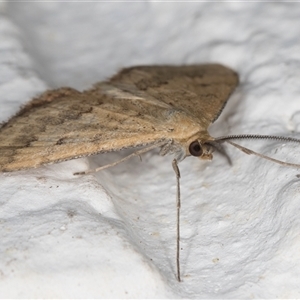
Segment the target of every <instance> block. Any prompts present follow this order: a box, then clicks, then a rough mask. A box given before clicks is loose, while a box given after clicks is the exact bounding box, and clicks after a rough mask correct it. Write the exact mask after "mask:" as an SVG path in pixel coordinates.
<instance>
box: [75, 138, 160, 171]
mask: <svg viewBox="0 0 300 300" xmlns="http://www.w3.org/2000/svg"><path fill="white" fill-rule="evenodd" d="M165 143H166V142H165V141H163V142H159V143H156V144H153V145H151V146H149V147H146V148H143V149H140V150H138V151H136V152H133V153H131V154H129V155H128V156H125V157H124V158H122V159H120V160H118V161H115V162H113V163H111V164H108V165H105V166H102V167H99V168H96V169H91V170H86V171H83V172H76V173H74V175H85V174H90V173H96V172H99V171H101V170H104V169H107V168H110V167H113V166H116V165H118V164H120V163H122V162H124V161H126V160H127V159H129V158H131V157H134V156H139V157H140V155H141V154H143V153H146V152H148V151H150V150H152V149H155V148H158V147H161V146H162V145H164V144H165Z"/></svg>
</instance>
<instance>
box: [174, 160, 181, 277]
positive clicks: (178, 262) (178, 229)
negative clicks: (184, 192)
mask: <svg viewBox="0 0 300 300" xmlns="http://www.w3.org/2000/svg"><path fill="white" fill-rule="evenodd" d="M172 167H173V170H174V172H175V175H176V187H177V191H176V203H177V219H176V225H177V226H176V269H177V280H178V281H179V282H180V281H181V278H180V207H181V201H180V171H179V168H178V164H177V160H176V159H174V160H173V162H172Z"/></svg>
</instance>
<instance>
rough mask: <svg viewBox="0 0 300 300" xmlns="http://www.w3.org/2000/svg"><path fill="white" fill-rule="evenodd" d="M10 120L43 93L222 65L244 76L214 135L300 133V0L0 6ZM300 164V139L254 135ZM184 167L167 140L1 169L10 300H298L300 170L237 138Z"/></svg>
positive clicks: (4, 97)
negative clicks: (149, 67) (145, 71)
mask: <svg viewBox="0 0 300 300" xmlns="http://www.w3.org/2000/svg"><path fill="white" fill-rule="evenodd" d="M0 13H1V15H0V51H1V56H0V95H1V97H0V103H1V104H0V105H1V106H0V107H1V109H0V119H1V121H3V120H6V119H8V118H9V117H10V116H11V115H12V114H14V113H15V112H16V111H17V110H18V108H19V106H20V105H22V104H24V103H25V102H26V101H28V100H30V98H32V97H33V96H35V95H37V94H38V93H39V92H41V91H44V90H45V89H47V88H55V87H60V86H71V87H74V88H77V89H81V90H82V89H84V88H87V87H89V86H91V85H92V84H93V83H94V82H97V81H100V80H103V79H105V78H107V77H109V76H111V75H112V74H113V73H115V72H116V71H117V70H118V69H119V68H121V67H124V66H132V65H137V64H162V63H163V64H167V63H168V64H189V63H201V62H220V63H223V64H226V65H228V66H230V67H232V68H234V69H235V70H236V71H237V72H238V73H239V74H240V78H241V84H240V87H239V88H238V90H237V91H236V93H235V94H234V96H233V97H232V99H231V101H230V103H228V106H227V107H226V109H225V110H224V112H223V114H222V116H221V117H220V119H219V120H218V122H217V123H216V124H215V125H214V126H213V127H212V128H211V133H212V134H213V135H214V136H219V135H225V134H237V133H261V134H280V135H283V136H294V137H300V134H299V130H300V111H299V108H300V99H299V95H300V85H299V80H300V44H299V36H300V19H299V14H300V5H299V4H298V3H294V4H293V3H288V4H286V3H157V2H141V3H55V2H52V3H51V2H49V3H42V2H39V3H21V2H19V3H13V2H9V1H7V2H1V3H0ZM246 145H248V146H251V147H252V148H254V149H256V150H259V151H261V152H262V153H264V154H266V155H272V156H274V155H275V156H276V157H277V158H279V159H280V158H281V159H287V160H288V161H294V162H300V155H299V151H298V149H299V145H284V144H282V143H275V142H272V143H257V142H252V143H250V142H247V143H246ZM229 153H230V155H231V158H232V160H233V165H232V166H229V165H228V164H227V163H226V161H224V159H223V158H222V157H219V156H218V155H216V156H215V159H214V160H213V161H212V162H201V161H199V160H197V159H195V158H189V159H186V160H185V161H184V162H182V163H181V164H180V169H181V173H182V181H181V188H182V214H181V230H182V239H181V240H182V251H181V267H182V276H183V282H182V283H178V282H177V281H176V279H175V215H176V208H175V190H176V187H175V176H174V174H173V170H172V167H171V161H172V157H159V156H158V155H157V152H156V151H153V152H151V153H147V154H146V155H143V161H142V162H140V161H139V159H132V160H130V161H127V162H126V163H124V164H122V165H119V166H117V167H115V168H112V169H109V170H106V171H103V172H100V173H98V174H96V175H89V176H83V177H74V176H73V175H72V174H73V172H75V171H82V170H85V169H87V168H89V166H91V165H100V164H105V163H107V162H110V161H115V160H117V159H118V158H120V157H122V156H124V155H125V154H126V153H112V154H109V155H100V156H98V157H95V158H93V159H89V160H87V159H80V160H75V161H69V162H65V163H61V164H57V165H52V166H49V167H42V168H39V169H35V170H28V171H22V172H15V173H10V174H0V205H1V208H0V226H1V229H0V234H1V236H0V240H1V243H0V253H1V260H0V297H5V298H8V297H14V298H15V297H26V298H34V297H40V298H63V297H67V298H83V297H89V298H92V297H98V298H104V297H110V298H113V297H118V298H138V297H139V298H254V297H255V298H257V297H265V298H298V297H300V284H299V276H300V251H299V250H300V237H299V232H300V220H299V217H298V216H299V210H300V196H299V192H300V179H299V178H298V177H296V175H297V174H298V172H299V171H298V170H297V169H291V168H284V167H281V166H279V165H275V164H272V163H271V162H268V161H264V160H262V159H259V158H256V157H251V156H247V155H245V154H243V153H240V152H238V151H236V150H234V149H229Z"/></svg>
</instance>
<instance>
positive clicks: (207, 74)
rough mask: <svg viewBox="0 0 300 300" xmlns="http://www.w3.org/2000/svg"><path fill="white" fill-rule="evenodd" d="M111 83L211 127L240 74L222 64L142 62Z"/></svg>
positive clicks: (122, 73)
mask: <svg viewBox="0 0 300 300" xmlns="http://www.w3.org/2000/svg"><path fill="white" fill-rule="evenodd" d="M110 84H113V85H114V86H116V87H120V88H122V87H124V86H126V88H127V90H128V91H131V92H135V93H136V95H140V96H144V95H147V97H148V98H150V97H152V98H154V99H156V100H158V101H160V102H163V103H166V104H168V105H170V106H172V107H174V108H175V109H180V110H183V111H185V112H186V113H187V114H189V115H191V116H193V117H195V118H196V119H198V120H201V125H202V126H206V128H207V127H208V126H209V125H210V124H211V123H212V122H214V121H215V120H216V119H217V118H218V117H219V115H220V113H221V112H222V110H223V108H224V106H225V104H226V102H227V99H228V98H229V96H230V95H231V93H232V92H233V90H234V89H235V87H236V86H237V84H238V75H237V73H235V72H234V71H232V70H231V69H229V68H227V67H224V66H222V65H219V64H206V65H205V64H204V65H191V66H182V67H176V66H141V67H133V68H127V69H124V70H123V71H121V72H120V73H119V74H117V75H116V76H114V77H113V78H112V79H111V80H110Z"/></svg>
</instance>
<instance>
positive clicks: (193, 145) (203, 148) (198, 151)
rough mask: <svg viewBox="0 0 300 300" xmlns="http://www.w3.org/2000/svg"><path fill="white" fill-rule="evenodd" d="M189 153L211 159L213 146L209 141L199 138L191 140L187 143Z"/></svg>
mask: <svg viewBox="0 0 300 300" xmlns="http://www.w3.org/2000/svg"><path fill="white" fill-rule="evenodd" d="M188 150H189V154H190V155H192V156H196V157H199V158H201V159H204V160H212V158H213V155H212V152H213V150H214V148H213V146H212V145H211V144H209V143H203V142H201V141H200V140H198V139H197V140H193V141H191V142H190V144H189V148H188Z"/></svg>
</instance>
